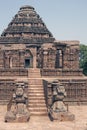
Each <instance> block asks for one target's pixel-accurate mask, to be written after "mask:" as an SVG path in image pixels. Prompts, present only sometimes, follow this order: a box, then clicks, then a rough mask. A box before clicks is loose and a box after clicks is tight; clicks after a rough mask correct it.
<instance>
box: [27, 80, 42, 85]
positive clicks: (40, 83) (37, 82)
mask: <svg viewBox="0 0 87 130" xmlns="http://www.w3.org/2000/svg"><path fill="white" fill-rule="evenodd" d="M29 85H43V82H42V79H29Z"/></svg>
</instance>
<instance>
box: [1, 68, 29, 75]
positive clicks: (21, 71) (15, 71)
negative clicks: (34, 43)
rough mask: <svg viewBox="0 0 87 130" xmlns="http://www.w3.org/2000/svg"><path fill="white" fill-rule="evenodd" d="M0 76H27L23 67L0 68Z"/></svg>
mask: <svg viewBox="0 0 87 130" xmlns="http://www.w3.org/2000/svg"><path fill="white" fill-rule="evenodd" d="M0 76H12V77H13V76H28V70H27V69H25V68H18V69H17V68H11V69H10V68H0Z"/></svg>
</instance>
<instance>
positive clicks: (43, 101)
mask: <svg viewBox="0 0 87 130" xmlns="http://www.w3.org/2000/svg"><path fill="white" fill-rule="evenodd" d="M29 103H32V104H35V103H36V104H37V103H41V104H43V103H44V104H45V100H43V99H42V100H38V99H35V100H33V99H29Z"/></svg>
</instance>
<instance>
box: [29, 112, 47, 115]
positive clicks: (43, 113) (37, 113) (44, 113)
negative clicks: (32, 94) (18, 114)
mask: <svg viewBox="0 0 87 130" xmlns="http://www.w3.org/2000/svg"><path fill="white" fill-rule="evenodd" d="M30 115H32V116H47V115H48V113H47V112H39V111H34V112H30Z"/></svg>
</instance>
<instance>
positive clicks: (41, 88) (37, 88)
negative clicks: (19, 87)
mask: <svg viewBox="0 0 87 130" xmlns="http://www.w3.org/2000/svg"><path fill="white" fill-rule="evenodd" d="M31 89H33V90H44V89H43V87H40V88H39V87H36V88H34V87H33V86H32V87H29V88H28V90H31Z"/></svg>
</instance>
